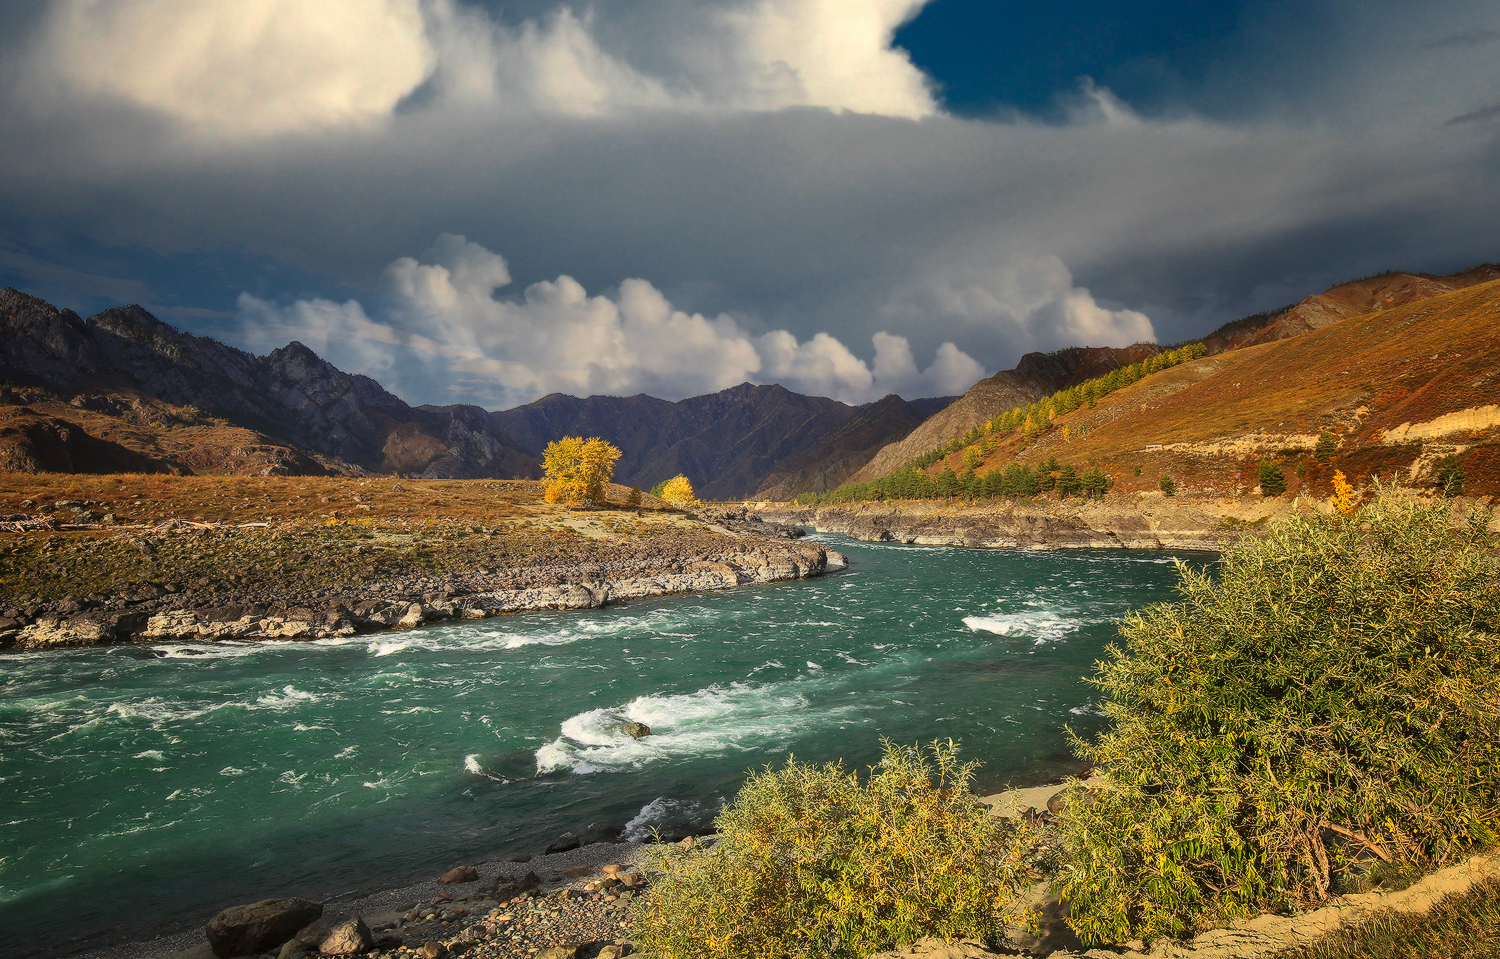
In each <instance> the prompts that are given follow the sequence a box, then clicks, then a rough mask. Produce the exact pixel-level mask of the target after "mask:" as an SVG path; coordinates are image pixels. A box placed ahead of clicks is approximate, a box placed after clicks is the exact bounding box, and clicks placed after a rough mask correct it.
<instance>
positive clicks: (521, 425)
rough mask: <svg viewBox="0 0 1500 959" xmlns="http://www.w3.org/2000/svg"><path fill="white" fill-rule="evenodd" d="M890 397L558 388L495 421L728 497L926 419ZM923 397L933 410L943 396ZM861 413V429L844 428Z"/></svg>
mask: <svg viewBox="0 0 1500 959" xmlns="http://www.w3.org/2000/svg"><path fill="white" fill-rule="evenodd" d="M890 399H891V398H890V397H887V400H890ZM887 400H881V401H878V402H876V403H872V404H866V405H865V406H861V407H853V406H848V405H846V404H844V403H840V402H838V401H837V400H831V399H828V398H827V397H821V396H803V395H802V394H800V393H793V392H791V391H790V390H787V389H785V388H784V387H781V386H752V385H751V384H749V383H742V384H740V385H739V386H735V387H731V388H729V389H727V390H722V391H720V392H718V393H709V394H707V395H704V396H694V397H690V398H688V399H685V400H681V401H679V402H676V403H670V402H668V401H666V400H659V399H657V398H655V397H652V396H645V395H637V396H627V397H615V396H590V397H587V398H583V399H580V398H578V397H573V396H564V395H562V394H553V395H551V396H546V397H543V398H542V399H540V400H537V401H536V402H535V403H530V404H527V405H526V406H521V407H517V408H516V409H513V410H503V411H501V412H498V413H491V414H489V418H490V421H491V422H492V423H493V424H495V426H496V427H497V428H498V429H500V430H501V431H503V432H504V433H506V434H507V435H508V436H510V437H512V438H513V439H514V441H515V442H516V443H518V444H520V445H522V446H526V447H530V448H532V449H536V450H540V449H541V448H542V447H543V446H545V445H546V444H547V443H548V442H550V441H552V440H554V439H557V438H559V437H562V436H601V437H603V438H605V439H607V440H609V441H610V442H611V443H614V444H615V445H616V446H618V447H619V448H620V450H621V453H622V455H621V457H620V461H619V463H618V464H617V466H616V469H615V481H616V482H619V483H623V484H626V485H631V484H636V485H640V486H642V487H646V488H649V487H651V486H653V485H655V484H656V483H658V482H660V481H661V480H664V479H668V478H670V477H672V476H675V475H677V474H678V473H682V474H684V475H686V476H687V477H688V478H689V479H690V480H692V482H693V483H694V486H695V490H696V492H697V493H698V495H699V496H700V497H702V498H704V499H714V500H727V499H740V498H743V497H745V496H748V495H750V494H752V493H754V492H755V491H756V490H757V489H759V488H760V487H762V486H763V485H765V484H766V482H767V480H766V477H767V476H768V475H770V474H773V473H775V472H777V471H784V470H788V469H795V468H796V467H795V466H789V465H785V464H791V463H793V462H794V461H802V460H809V461H815V460H818V459H820V458H823V457H822V456H820V455H819V454H818V452H817V451H818V450H820V449H823V448H824V447H829V448H830V450H833V449H843V447H842V446H840V444H848V443H850V442H853V443H855V444H857V445H858V444H862V445H858V450H857V451H855V455H856V456H858V455H859V453H863V454H865V456H866V457H867V456H868V453H869V451H870V450H871V449H872V448H874V447H877V446H880V445H884V444H885V443H888V442H890V441H891V440H892V439H895V438H897V437H899V436H903V435H905V434H906V433H907V432H908V431H910V430H911V428H912V427H913V426H914V425H915V423H916V422H918V421H920V419H921V418H922V416H923V413H922V407H919V406H913V405H911V404H906V403H905V402H904V401H902V400H901V399H900V398H899V397H896V398H895V404H892V403H888V402H887ZM919 402H920V403H924V404H925V407H926V408H927V409H931V408H933V407H934V406H937V405H941V404H942V403H943V402H944V401H942V400H939V401H919ZM896 404H900V406H899V407H898V406H897V405H896ZM855 420H858V424H859V425H858V426H856V427H855V428H854V429H853V431H849V432H840V431H841V430H844V429H845V427H846V426H847V425H849V424H851V423H853V422H854V421H855ZM830 444H832V446H830ZM846 452H848V451H847V450H846ZM825 455H826V454H825ZM827 469H828V470H830V471H834V472H836V471H837V467H835V466H832V465H830V466H829V467H827ZM844 475H847V473H845V474H844ZM840 481H842V480H840ZM835 485H837V484H835Z"/></svg>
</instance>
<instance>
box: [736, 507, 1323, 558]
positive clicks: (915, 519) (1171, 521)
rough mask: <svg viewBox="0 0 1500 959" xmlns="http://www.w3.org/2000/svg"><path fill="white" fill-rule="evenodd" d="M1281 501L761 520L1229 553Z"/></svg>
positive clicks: (849, 510) (926, 535)
mask: <svg viewBox="0 0 1500 959" xmlns="http://www.w3.org/2000/svg"><path fill="white" fill-rule="evenodd" d="M1292 506H1293V504H1292V502H1291V501H1290V500H1284V499H1277V498H1262V497H1251V498H1239V499H1188V498H1185V497H1184V498H1172V497H1165V496H1161V495H1159V494H1146V495H1140V496H1134V497H1130V498H1114V497H1110V498H1106V499H1103V500H1093V501H1080V500H1072V501H1068V500H1063V501H1050V500H1042V499H1038V500H1033V501H1029V502H1017V503H1009V502H1007V503H990V504H952V503H948V502H945V501H940V500H904V501H901V502H897V503H878V502H872V503H850V504H845V505H838V506H822V507H795V506H785V507H763V508H761V509H759V510H758V511H757V515H759V516H760V517H761V518H762V519H765V520H768V521H771V522H776V523H791V524H797V525H801V526H807V527H811V528H812V529H815V530H817V531H818V532H820V533H838V534H842V535H844V536H848V537H850V538H852V539H858V540H864V541H866V542H877V543H879V542H897V543H915V544H920V545H929V546H968V547H976V548H997V549H1203V550H1218V549H1222V548H1223V547H1224V546H1225V545H1226V544H1227V543H1230V542H1232V541H1234V540H1235V539H1238V538H1239V537H1240V536H1243V535H1244V534H1245V533H1246V532H1247V531H1253V530H1255V529H1257V528H1259V527H1260V526H1262V525H1264V524H1265V523H1266V522H1267V521H1268V520H1269V519H1271V518H1272V517H1274V516H1277V515H1280V514H1282V513H1284V512H1286V511H1288V510H1290V509H1291V508H1292Z"/></svg>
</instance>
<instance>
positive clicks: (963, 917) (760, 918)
mask: <svg viewBox="0 0 1500 959" xmlns="http://www.w3.org/2000/svg"><path fill="white" fill-rule="evenodd" d="M975 768H976V764H974V763H961V762H959V760H958V754H957V749H956V748H955V746H954V744H953V743H952V742H946V743H944V742H935V743H933V744H931V745H930V746H928V747H927V748H926V749H916V748H910V747H904V746H899V745H896V744H894V743H891V742H886V743H885V749H884V755H883V756H882V758H881V760H880V762H879V764H878V765H876V766H875V767H874V768H873V769H871V770H870V773H869V775H868V776H867V777H866V778H865V779H864V780H863V781H861V779H860V777H859V776H858V775H857V774H856V773H854V772H851V771H849V770H846V769H845V768H844V767H843V766H842V765H839V764H829V765H825V766H810V765H804V764H802V763H798V762H796V761H795V760H789V761H788V762H787V764H786V765H785V766H784V767H782V768H780V769H770V768H767V769H766V770H765V771H763V772H760V773H752V774H751V776H750V778H749V780H748V781H747V782H746V783H745V785H744V787H743V788H742V789H741V790H740V792H739V795H738V796H736V797H735V799H734V801H733V802H731V803H730V804H729V805H727V806H726V807H725V808H724V810H723V812H722V813H720V815H719V818H718V821H717V827H718V841H717V843H716V844H714V845H713V846H712V847H711V848H708V849H698V850H691V851H687V852H682V851H679V850H678V849H677V847H665V848H666V849H667V850H668V851H666V852H658V853H657V855H656V858H655V861H654V863H653V866H654V867H655V869H656V870H659V871H660V876H659V878H658V879H657V880H656V881H655V883H654V885H653V887H652V891H651V895H650V897H649V898H648V899H647V900H646V901H645V903H644V905H643V906H642V908H640V909H639V910H638V911H637V914H636V922H635V941H636V943H637V945H638V946H639V947H640V948H641V949H642V951H643V952H645V953H647V954H649V955H651V956H653V957H655V959H700V957H710V959H773V957H782V956H828V957H847V959H856V957H860V956H866V955H868V954H870V953H871V952H874V951H876V950H879V949H882V948H886V947H888V946H889V945H891V944H892V943H900V942H913V941H915V940H917V939H919V938H921V937H923V936H941V937H944V938H953V939H957V938H973V939H982V940H986V941H992V942H993V941H996V940H998V939H999V938H1000V936H1001V933H1002V930H1003V928H1004V925H1005V923H1006V922H1007V921H1010V922H1019V921H1023V913H1024V908H1023V907H1022V904H1021V888H1022V887H1023V886H1024V885H1027V884H1029V882H1030V881H1031V872H1032V869H1033V867H1034V862H1033V860H1034V859H1035V856H1036V854H1035V851H1034V850H1035V836H1034V834H1033V830H1032V828H1031V827H1030V826H1029V825H1028V824H1026V823H1024V822H1021V821H1016V820H1002V819H997V818H995V817H992V816H990V815H989V813H988V811H987V810H986V809H985V808H984V806H982V805H980V803H979V801H978V799H977V798H976V797H975V796H974V795H973V793H972V792H971V791H970V789H969V784H970V782H971V781H972V779H973V774H974V770H975Z"/></svg>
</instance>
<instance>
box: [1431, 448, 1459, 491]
mask: <svg viewBox="0 0 1500 959" xmlns="http://www.w3.org/2000/svg"><path fill="white" fill-rule="evenodd" d="M1437 483H1438V489H1440V490H1442V491H1443V495H1444V496H1448V497H1453V496H1461V495H1463V491H1464V468H1463V467H1462V466H1460V465H1458V457H1457V456H1454V455H1453V454H1451V453H1450V454H1448V455H1447V456H1444V457H1443V458H1442V459H1441V460H1439V461H1438V470H1437Z"/></svg>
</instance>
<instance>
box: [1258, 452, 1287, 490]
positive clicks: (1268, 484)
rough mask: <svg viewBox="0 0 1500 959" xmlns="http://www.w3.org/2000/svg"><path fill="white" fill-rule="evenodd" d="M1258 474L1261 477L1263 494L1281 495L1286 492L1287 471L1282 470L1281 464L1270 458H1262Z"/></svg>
mask: <svg viewBox="0 0 1500 959" xmlns="http://www.w3.org/2000/svg"><path fill="white" fill-rule="evenodd" d="M1257 475H1258V476H1259V479H1260V492H1261V495H1263V496H1280V495H1281V494H1282V493H1285V492H1286V473H1284V472H1283V471H1282V469H1281V466H1280V465H1279V464H1277V463H1273V462H1271V461H1270V460H1262V461H1261V464H1260V469H1259V470H1258V471H1257Z"/></svg>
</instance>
